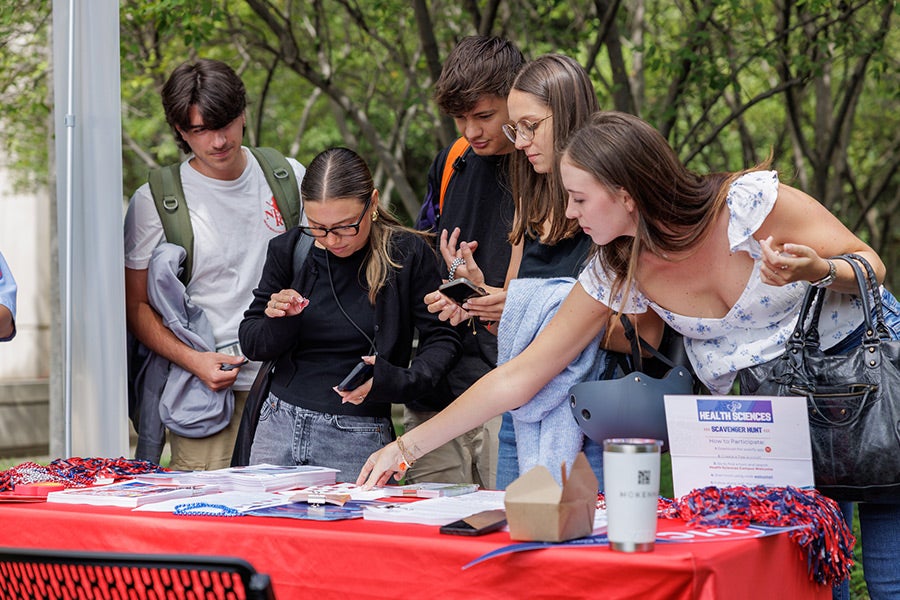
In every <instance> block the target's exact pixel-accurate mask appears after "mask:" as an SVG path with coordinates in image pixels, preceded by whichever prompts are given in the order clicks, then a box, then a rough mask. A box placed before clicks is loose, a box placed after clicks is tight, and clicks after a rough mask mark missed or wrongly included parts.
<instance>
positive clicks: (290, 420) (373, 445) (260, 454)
mask: <svg viewBox="0 0 900 600" xmlns="http://www.w3.org/2000/svg"><path fill="white" fill-rule="evenodd" d="M392 439H393V426H392V425H391V420H390V419H388V418H386V417H353V416H347V415H331V414H327V413H320V412H316V411H312V410H306V409H305V408H300V407H299V406H294V405H293V404H288V403H287V402H282V401H281V400H279V399H278V397H277V396H275V395H274V394H269V397H268V398H266V401H265V402H263V405H262V408H260V411H259V425H257V427H256V435H255V436H254V437H253V446H252V448H251V450H250V464H251V465H258V464H261V463H267V464H272V465H316V466H320V467H331V468H333V469H339V473H338V474H337V480H338V481H349V482H355V481H356V478H357V477H358V476H359V472H360V471H361V470H362V466H363V464H364V463H365V462H366V459H367V458H369V455H370V454H372V453H373V452H375V451H376V450H379V449H381V448H382V447H384V446H385V445H387V444H389V443H390V442H391V440H392Z"/></svg>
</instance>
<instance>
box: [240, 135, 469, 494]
mask: <svg viewBox="0 0 900 600" xmlns="http://www.w3.org/2000/svg"><path fill="white" fill-rule="evenodd" d="M300 191H301V195H302V198H303V208H304V212H305V214H306V220H307V224H306V225H304V226H301V227H298V228H296V229H294V230H292V231H289V232H287V233H285V234H283V235H280V236H278V237H276V238H275V239H273V240H272V241H271V243H270V244H269V249H268V254H267V256H266V263H265V266H264V267H263V272H262V276H261V278H260V282H259V286H258V287H257V289H256V290H254V300H253V302H252V303H251V304H250V308H249V309H248V310H247V312H246V313H245V314H244V320H243V322H242V323H241V326H240V342H241V348H242V349H243V351H244V354H245V355H247V357H249V358H251V359H252V360H273V359H275V360H276V361H277V362H276V364H275V370H274V375H273V376H272V384H271V388H270V394H269V396H268V398H267V400H266V401H265V402H264V403H263V406H262V409H261V410H260V414H259V424H258V426H257V428H256V433H255V435H254V437H253V445H252V448H251V452H250V463H251V464H260V463H268V464H282V465H302V464H312V465H319V466H326V467H333V468H336V469H340V473H338V481H354V480H355V479H356V477H357V475H358V474H359V471H360V469H361V468H362V465H363V463H364V462H365V460H366V458H367V457H368V456H369V455H370V454H371V453H372V452H373V451H375V450H377V449H379V448H381V447H382V446H384V445H385V444H387V443H389V442H390V441H391V440H392V439H393V438H394V432H393V427H392V424H391V419H390V413H391V403H406V402H410V401H412V400H416V399H418V398H420V397H421V396H423V395H424V394H425V393H426V392H428V391H429V390H430V389H431V388H432V387H434V385H435V384H436V383H437V382H438V380H439V379H440V378H441V376H442V375H443V374H444V372H445V371H446V370H447V368H448V367H449V366H450V363H451V361H452V360H453V359H454V357H455V356H456V353H457V351H458V349H459V340H458V337H457V334H456V332H455V331H454V329H453V328H452V327H451V326H450V325H449V324H447V323H443V322H441V321H440V320H439V319H438V318H437V316H436V315H432V314H430V313H429V312H428V310H427V308H426V307H425V306H424V305H423V304H422V298H423V297H424V296H425V294H427V293H428V292H430V291H432V290H434V289H437V287H438V286H440V284H441V276H440V273H439V272H438V270H437V265H436V262H435V260H434V252H433V250H432V249H431V248H430V246H429V244H428V242H427V240H426V239H425V237H424V236H423V235H422V234H420V233H419V232H416V231H414V230H412V229H409V228H406V227H404V226H402V225H401V224H400V222H399V221H398V220H397V219H396V218H395V217H394V216H393V215H391V214H390V213H389V212H388V211H387V210H386V209H385V208H384V207H381V206H379V202H378V190H376V189H375V187H374V183H373V181H372V175H371V173H370V171H369V168H368V167H367V166H366V164H365V162H364V161H363V160H362V158H360V156H359V155H357V154H356V153H355V152H353V151H352V150H348V149H346V148H332V149H329V150H326V151H324V152H322V153H321V154H319V155H318V156H317V157H316V158H314V159H313V161H312V162H311V163H310V164H309V166H308V167H307V170H306V175H305V176H304V178H303V181H302V183H301V186H300ZM301 235H306V236H311V237H312V238H313V240H314V243H313V245H312V247H311V248H310V250H309V253H308V255H307V256H306V258H305V259H304V260H303V264H302V265H294V264H293V257H294V251H295V247H296V246H297V243H298V238H299V236H301ZM414 330H418V332H419V342H418V348H417V351H416V356H415V358H414V359H412V362H410V356H411V354H412V343H413V332H414ZM361 361H362V362H364V363H365V364H367V365H369V366H370V367H371V369H372V371H371V375H368V374H365V375H364V376H363V381H362V383H361V384H358V385H356V384H350V385H348V386H341V385H340V384H341V383H342V381H343V380H344V379H345V378H346V377H347V375H348V374H349V373H351V371H354V370H359V369H357V366H358V365H359V364H360V362H361Z"/></svg>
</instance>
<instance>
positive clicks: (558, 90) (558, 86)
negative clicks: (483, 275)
mask: <svg viewBox="0 0 900 600" xmlns="http://www.w3.org/2000/svg"><path fill="white" fill-rule="evenodd" d="M512 89H514V90H518V91H520V92H524V93H526V94H531V95H532V96H534V97H535V98H537V100H538V101H539V102H541V103H542V104H545V105H546V106H547V110H548V112H549V113H550V114H552V115H553V118H552V119H550V120H549V121H547V122H546V124H545V125H544V126H546V125H550V126H551V127H553V151H554V167H553V169H552V170H551V171H550V172H549V173H536V172H535V171H534V168H532V166H531V163H530V162H528V157H526V156H525V153H524V152H521V151H516V152H515V153H514V154H513V156H512V159H511V163H510V181H511V184H512V195H513V201H514V202H515V209H516V213H515V215H516V217H515V222H514V223H513V227H512V231H511V232H510V234H509V241H510V243H512V244H518V243H519V242H521V241H522V238H523V236H525V235H528V236H529V237H532V238H539V237H540V235H541V232H542V231H543V228H544V224H545V223H548V222H549V224H550V227H549V230H548V231H546V232H544V233H545V236H544V238H543V240H542V241H544V242H546V243H547V244H550V245H553V244H556V243H558V242H559V241H560V240H562V239H564V238H567V237H570V236H572V235H574V234H575V233H576V232H577V231H578V223H577V222H576V221H573V220H571V219H567V218H566V199H567V196H566V191H565V189H563V186H562V180H561V179H560V178H559V169H558V168H557V165H558V164H559V156H560V153H561V152H562V149H563V148H564V147H565V145H566V141H567V140H568V139H569V135H571V133H572V132H573V131H575V130H576V129H578V128H579V127H581V126H582V125H583V124H584V123H586V122H587V121H588V119H589V118H590V116H591V114H593V113H594V112H596V111H597V110H599V108H600V104H599V102H598V101H597V94H596V92H594V85H593V84H592V83H591V80H590V77H588V74H587V71H585V70H584V67H582V66H581V65H580V64H578V62H577V61H575V60H573V59H571V58H569V57H568V56H563V55H560V54H546V55H544V56H541V57H539V58H536V59H535V60H533V61H532V62H530V63H527V64H526V65H525V66H524V67H522V70H521V71H519V74H518V76H517V77H516V80H515V81H514V82H513V85H512Z"/></svg>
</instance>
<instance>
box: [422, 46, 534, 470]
mask: <svg viewBox="0 0 900 600" xmlns="http://www.w3.org/2000/svg"><path fill="white" fill-rule="evenodd" d="M524 64H525V59H524V57H523V56H522V53H521V52H520V51H519V50H518V49H517V48H516V47H515V46H514V45H513V44H511V43H510V42H508V41H506V40H502V39H499V38H496V37H483V36H473V37H468V38H465V39H463V40H462V41H461V42H460V43H459V44H458V45H457V46H456V48H454V50H453V51H452V52H451V53H450V55H449V56H448V57H447V60H446V62H445V64H444V68H443V71H442V73H441V76H440V78H439V79H438V81H437V83H436V84H435V101H436V102H437V104H438V106H439V107H440V108H441V110H442V111H443V112H444V113H446V114H448V115H450V116H451V117H453V119H454V121H455V122H456V126H457V128H458V129H459V132H460V134H461V135H462V136H463V137H465V138H466V141H467V142H468V144H469V147H468V148H467V149H466V150H465V152H464V153H463V154H462V155H461V156H460V157H459V158H458V159H456V160H455V161H453V164H452V166H451V167H450V168H453V169H454V173H453V174H452V176H451V178H450V181H449V184H448V186H447V187H446V191H445V194H444V200H443V203H442V204H443V206H442V208H439V206H440V204H441V202H440V188H441V180H442V177H444V170H445V169H446V168H447V156H448V154H449V153H450V151H451V150H450V149H451V147H450V146H448V147H447V148H444V149H443V150H441V152H439V153H438V155H437V157H436V158H435V160H434V162H433V163H432V165H431V169H430V170H429V173H428V191H427V194H426V197H425V202H424V203H423V206H422V211H421V213H420V215H419V219H418V221H417V223H416V227H417V228H418V229H421V230H430V231H433V232H434V233H436V234H437V241H436V244H439V243H440V238H441V234H442V232H446V234H445V235H446V236H448V237H449V236H451V235H452V234H453V233H454V231H455V230H456V229H457V228H458V229H459V232H458V234H457V237H456V239H457V240H458V241H460V242H461V241H466V242H469V243H470V244H473V243H474V242H477V247H476V249H475V255H474V257H475V259H476V261H477V262H478V266H479V267H480V268H481V271H482V273H483V275H484V283H485V284H486V286H490V287H494V288H500V289H502V288H503V285H504V282H505V279H506V274H507V269H508V267H509V261H510V254H511V247H510V244H509V240H508V235H509V232H510V229H511V227H512V220H513V212H514V206H513V201H512V196H511V195H510V188H509V184H508V171H509V168H508V167H509V160H508V159H509V155H510V154H511V153H512V152H513V151H514V150H515V147H514V145H513V144H512V143H511V142H510V141H509V139H507V137H506V136H505V135H504V133H503V131H502V129H501V127H502V126H503V124H505V123H508V122H509V113H508V112H507V108H506V97H507V95H508V94H509V90H510V87H511V86H512V82H513V80H514V79H515V77H516V74H517V73H518V72H519V69H520V68H521V67H522V66H523V65H524ZM442 263H443V260H442ZM451 265H452V263H451V264H442V265H441V266H442V268H444V269H447V270H449V269H450V268H451ZM449 276H450V274H449V272H448V274H447V276H446V277H448V278H449ZM458 328H459V332H460V335H461V337H462V342H463V350H462V353H461V355H460V357H459V360H458V362H457V363H456V365H455V366H454V367H453V368H452V369H451V370H450V372H449V374H448V375H447V377H446V378H445V380H444V381H443V382H442V385H441V386H440V387H439V388H438V389H436V390H435V394H434V396H433V397H432V398H430V399H429V400H428V401H425V402H421V403H418V404H415V405H412V406H411V405H407V406H406V408H405V411H404V424H405V427H406V429H412V428H413V427H415V426H417V425H419V424H421V423H422V422H424V421H425V420H427V419H428V418H430V417H431V416H432V415H433V414H435V413H436V412H438V411H440V410H441V409H443V408H444V407H445V406H447V405H448V404H450V402H452V401H453V400H454V399H455V398H456V397H457V396H459V395H460V394H462V393H463V392H464V391H466V389H468V387H469V386H470V385H472V384H473V383H475V381H477V380H478V379H479V378H480V377H481V376H482V375H484V374H485V373H487V372H488V371H489V370H491V369H492V368H494V367H495V366H496V363H497V337H496V335H495V333H492V332H491V331H489V330H488V329H487V327H486V324H485V323H483V322H481V321H479V320H477V319H473V320H471V321H470V322H465V323H463V324H461V325H459V327H458ZM498 429H499V419H494V420H492V421H489V422H488V423H486V424H485V425H483V426H482V427H478V428H476V429H473V430H472V431H469V432H467V433H466V434H463V435H462V436H460V437H458V438H456V439H454V440H452V441H451V442H448V443H447V444H445V445H443V446H441V447H440V448H438V449H436V450H434V451H432V452H429V453H428V454H427V455H425V456H424V457H422V458H421V459H420V460H418V461H416V464H415V465H413V466H412V467H411V468H410V470H409V471H408V472H407V480H408V481H410V482H421V481H438V482H450V483H470V482H471V483H478V484H479V485H481V486H482V487H486V488H493V487H494V485H495V479H496V464H497V454H496V448H497V430H498Z"/></svg>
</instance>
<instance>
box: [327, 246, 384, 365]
mask: <svg viewBox="0 0 900 600" xmlns="http://www.w3.org/2000/svg"><path fill="white" fill-rule="evenodd" d="M329 254H331V253H330V252H329V251H328V248H325V269H326V270H327V271H328V285H329V286H331V295H332V296H334V301H335V302H337V305H338V308H339V309H340V311H341V314H343V315H344V317H345V318H346V319H347V320H348V321H350V324H351V325H353V327H354V328H356V330H357V331H358V332H360V333H361V334H362V336H363V337H364V338H366V341H367V342H369V353H370V354H372V355H373V356H378V348H376V346H375V340H373V339H372V338H370V337H369V336H368V335H367V334H366V332H365V331H363V330H362V328H361V327H360V326H359V325H357V324H356V321H354V320H353V319H351V318H350V315H348V314H347V311H345V310H344V307H343V306H342V305H341V300H340V299H339V298H338V295H337V292H336V291H335V289H334V278H333V277H332V276H331V262H330V261H329V260H328V255H329Z"/></svg>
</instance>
